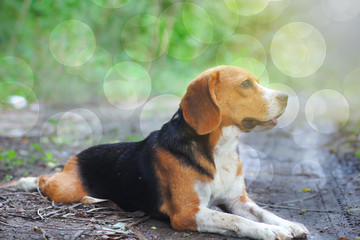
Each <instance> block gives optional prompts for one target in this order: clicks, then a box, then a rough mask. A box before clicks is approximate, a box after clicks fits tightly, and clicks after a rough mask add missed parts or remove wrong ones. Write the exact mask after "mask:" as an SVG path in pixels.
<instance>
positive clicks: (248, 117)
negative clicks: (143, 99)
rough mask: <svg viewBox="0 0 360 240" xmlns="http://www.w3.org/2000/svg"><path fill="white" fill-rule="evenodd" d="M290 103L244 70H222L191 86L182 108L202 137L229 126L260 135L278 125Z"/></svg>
mask: <svg viewBox="0 0 360 240" xmlns="http://www.w3.org/2000/svg"><path fill="white" fill-rule="evenodd" d="M287 99H288V96H287V95H286V94H285V93H282V92H279V91H275V90H272V89H268V88H265V87H262V86H260V84H259V80H258V79H257V78H256V77H255V76H254V75H253V74H251V73H250V72H249V71H247V70H245V69H242V68H239V67H234V66H219V67H215V68H211V69H209V70H207V71H205V72H203V73H201V74H200V75H199V76H198V77H197V78H196V79H195V80H193V81H192V82H191V83H190V85H189V86H188V88H187V92H186V94H185V95H184V97H183V98H182V100H181V103H180V108H181V109H182V111H183V115H184V118H185V121H186V122H187V123H188V124H189V125H190V126H191V127H192V128H193V129H194V130H195V131H196V132H197V133H198V134H199V135H204V134H208V133H210V132H213V131H214V130H215V129H217V128H219V127H225V126H230V125H236V126H238V127H239V128H240V129H241V130H242V131H245V132H249V131H251V130H257V131H261V130H266V129H270V128H272V127H274V126H275V125H276V124H277V118H278V117H280V116H281V115H282V114H283V113H284V111H285V107H286V105H287Z"/></svg>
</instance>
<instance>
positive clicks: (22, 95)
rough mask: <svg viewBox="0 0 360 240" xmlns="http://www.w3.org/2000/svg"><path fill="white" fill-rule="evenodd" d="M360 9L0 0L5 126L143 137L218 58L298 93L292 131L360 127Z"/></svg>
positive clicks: (13, 134) (69, 135)
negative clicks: (189, 85) (197, 77)
mask: <svg viewBox="0 0 360 240" xmlns="http://www.w3.org/2000/svg"><path fill="white" fill-rule="evenodd" d="M359 12H360V2H358V1H356V0H344V1H341V2H340V1H337V0H321V1H316V2H314V1H310V0H303V1H293V0H252V1H245V0H221V1H201V0H191V1H171V0H163V1H160V0H92V1H91V0H87V1H76V0H55V1H50V0H37V1H32V0H23V1H20V0H2V1H0V22H1V24H0V111H1V113H0V136H3V137H8V138H23V137H40V140H41V141H40V143H45V144H47V143H53V144H55V145H54V146H59V145H62V144H65V145H66V144H68V145H71V146H72V147H74V146H76V144H83V145H86V146H88V145H92V144H97V143H100V142H106V141H110V142H113V141H118V140H139V139H142V138H143V137H144V136H146V135H147V134H148V133H149V132H151V131H152V130H154V129H157V128H159V127H160V126H161V125H162V124H163V123H164V122H165V121H166V120H167V119H169V118H170V117H171V115H172V114H173V113H174V112H175V111H176V109H177V107H178V103H179V101H180V99H181V97H182V95H183V94H184V92H185V90H186V86H187V85H188V83H189V82H190V81H191V80H192V79H194V78H195V77H196V76H197V75H198V74H199V73H201V72H202V71H204V70H206V69H208V68H211V67H214V66H217V65H221V64H226V65H236V66H240V67H243V68H246V69H248V70H250V71H251V72H253V73H254V74H255V75H256V76H257V77H258V78H259V80H260V83H261V84H263V85H265V86H267V87H270V88H275V89H279V90H282V91H285V92H287V93H288V94H289V95H290V100H289V107H288V108H287V111H286V113H285V115H284V116H283V117H282V118H281V119H280V123H279V126H278V128H282V129H283V130H284V131H285V132H287V133H290V134H294V136H295V135H296V136H295V137H294V139H296V138H300V139H303V138H304V135H302V134H303V133H304V131H305V132H306V131H307V130H309V131H311V132H315V133H316V134H320V135H325V136H329V134H336V133H338V132H339V131H340V130H343V129H348V130H349V131H353V132H355V133H357V131H358V127H359V119H360V118H359V116H360V115H359V113H358V112H359V111H358V108H359V104H360V102H359V92H360V84H359V73H360V69H359V66H360V58H359V54H360V47H359V36H360V33H359V23H360V16H359ZM299 136H300V137H299ZM309 136H310V135H309ZM311 136H313V135H311ZM310 139H313V138H312V137H311V138H310ZM309 144H312V143H311V141H310V143H309Z"/></svg>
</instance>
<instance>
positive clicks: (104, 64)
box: [65, 48, 112, 83]
mask: <svg viewBox="0 0 360 240" xmlns="http://www.w3.org/2000/svg"><path fill="white" fill-rule="evenodd" d="M111 67H112V56H111V55H110V53H108V52H107V51H106V50H104V49H102V48H96V49H95V51H94V54H93V55H92V56H91V58H90V59H89V60H88V61H87V62H85V63H84V64H82V65H81V66H75V67H66V68H65V69H66V71H67V72H68V73H70V74H73V75H79V76H80V77H81V78H82V79H84V80H85V81H87V82H93V83H95V82H100V81H103V80H104V78H105V76H106V74H107V72H108V71H109V69H110V68H111Z"/></svg>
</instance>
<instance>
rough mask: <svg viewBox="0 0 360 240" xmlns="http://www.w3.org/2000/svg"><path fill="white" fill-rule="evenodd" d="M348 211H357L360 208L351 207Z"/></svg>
mask: <svg viewBox="0 0 360 240" xmlns="http://www.w3.org/2000/svg"><path fill="white" fill-rule="evenodd" d="M346 211H347V212H355V211H360V208H351V209H348V210H346Z"/></svg>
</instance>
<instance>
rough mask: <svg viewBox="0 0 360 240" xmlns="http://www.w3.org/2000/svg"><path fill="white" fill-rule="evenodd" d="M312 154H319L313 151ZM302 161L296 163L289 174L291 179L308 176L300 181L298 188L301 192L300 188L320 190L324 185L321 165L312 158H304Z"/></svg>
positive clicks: (324, 177) (324, 180) (324, 179)
mask: <svg viewBox="0 0 360 240" xmlns="http://www.w3.org/2000/svg"><path fill="white" fill-rule="evenodd" d="M314 153H316V154H319V152H318V151H314ZM315 157H316V155H315ZM304 158H305V159H304V160H303V161H301V162H299V163H297V164H296V165H295V166H294V167H293V169H292V172H291V176H292V177H302V176H308V177H306V178H304V179H302V180H301V186H299V188H300V189H297V190H301V189H302V188H305V187H306V188H310V189H316V188H318V187H319V188H322V187H324V186H325V184H326V182H327V181H326V174H325V173H324V170H323V168H322V167H321V164H320V163H319V162H318V161H317V160H315V159H314V158H307V157H306V156H304Z"/></svg>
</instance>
